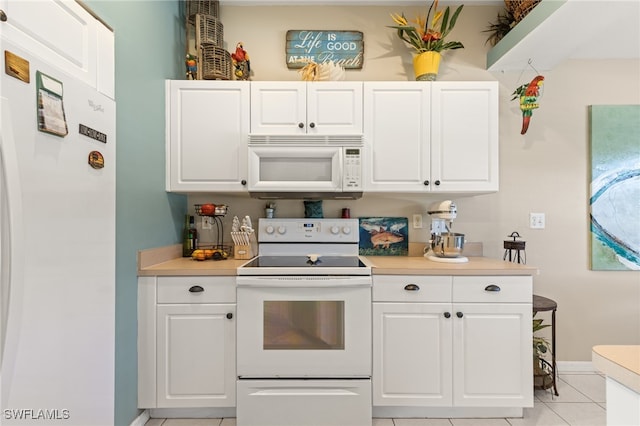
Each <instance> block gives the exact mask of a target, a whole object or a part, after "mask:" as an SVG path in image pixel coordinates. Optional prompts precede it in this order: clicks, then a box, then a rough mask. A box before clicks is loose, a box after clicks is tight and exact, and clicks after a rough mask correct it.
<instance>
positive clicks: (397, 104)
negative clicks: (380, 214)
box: [364, 82, 498, 192]
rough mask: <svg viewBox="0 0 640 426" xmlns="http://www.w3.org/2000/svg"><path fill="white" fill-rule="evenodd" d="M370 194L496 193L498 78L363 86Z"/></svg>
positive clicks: (366, 187) (365, 176)
mask: <svg viewBox="0 0 640 426" xmlns="http://www.w3.org/2000/svg"><path fill="white" fill-rule="evenodd" d="M364 138H365V167H364V182H365V183H364V185H365V188H364V189H365V191H368V192H491V191H497V190H498V84H497V82H434V83H425V82H367V83H364Z"/></svg>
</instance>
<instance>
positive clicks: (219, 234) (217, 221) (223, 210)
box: [194, 204, 233, 253]
mask: <svg viewBox="0 0 640 426" xmlns="http://www.w3.org/2000/svg"><path fill="white" fill-rule="evenodd" d="M202 206H203V205H202V204H194V207H195V212H196V214H197V215H198V216H200V217H209V218H211V220H212V225H215V227H216V241H215V244H214V245H213V247H212V248H214V249H221V250H226V251H228V252H229V253H231V252H232V250H233V248H232V247H231V246H230V245H225V244H224V224H223V223H222V218H223V217H225V216H226V215H227V211H228V207H227V206H226V205H222V206H221V205H216V209H215V213H214V214H213V215H210V214H203V213H202Z"/></svg>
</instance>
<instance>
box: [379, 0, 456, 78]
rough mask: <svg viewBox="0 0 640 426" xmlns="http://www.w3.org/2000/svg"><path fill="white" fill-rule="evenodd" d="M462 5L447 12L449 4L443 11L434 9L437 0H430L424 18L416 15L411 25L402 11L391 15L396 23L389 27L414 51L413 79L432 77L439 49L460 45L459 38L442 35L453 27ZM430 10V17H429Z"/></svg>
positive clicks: (436, 69) (435, 73)
mask: <svg viewBox="0 0 640 426" xmlns="http://www.w3.org/2000/svg"><path fill="white" fill-rule="evenodd" d="M463 6H464V5H460V6H458V8H457V9H456V10H455V12H453V15H451V16H450V10H449V6H447V7H446V9H444V11H443V10H438V0H433V2H432V3H431V5H430V6H429V9H428V11H427V17H426V19H424V21H423V19H422V17H418V18H416V19H415V20H414V23H415V25H414V23H409V22H408V21H407V18H406V17H405V16H404V13H403V14H400V15H398V14H392V15H391V18H392V19H393V21H394V22H395V23H396V25H391V26H389V28H394V29H396V30H397V32H398V37H400V39H401V40H403V41H404V42H405V43H407V44H409V45H410V46H411V47H413V48H414V49H415V51H416V52H417V54H416V56H415V57H414V58H413V68H414V71H415V74H416V80H435V79H436V75H437V74H438V67H439V65H440V52H442V51H443V50H449V49H462V48H464V45H463V44H462V43H460V42H459V41H445V37H446V36H447V35H448V34H449V33H450V32H451V30H453V27H455V25H456V21H457V20H458V15H460V12H462V7H463ZM432 12H433V17H431V13H432ZM449 18H451V19H449ZM425 67H428V68H425Z"/></svg>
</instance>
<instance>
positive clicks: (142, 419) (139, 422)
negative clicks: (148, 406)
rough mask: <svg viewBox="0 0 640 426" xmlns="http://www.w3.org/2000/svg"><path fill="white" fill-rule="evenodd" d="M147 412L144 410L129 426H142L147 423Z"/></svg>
mask: <svg viewBox="0 0 640 426" xmlns="http://www.w3.org/2000/svg"><path fill="white" fill-rule="evenodd" d="M149 418H150V417H149V410H144V411H143V412H142V413H140V415H139V416H138V417H136V418H135V419H134V420H133V421H132V422H131V424H130V425H129V426H144V425H145V424H146V423H147V422H148V421H149Z"/></svg>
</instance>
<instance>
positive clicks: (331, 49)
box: [286, 30, 364, 69]
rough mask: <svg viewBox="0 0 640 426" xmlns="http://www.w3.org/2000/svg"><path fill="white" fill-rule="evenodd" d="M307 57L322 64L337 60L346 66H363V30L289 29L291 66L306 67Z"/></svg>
mask: <svg viewBox="0 0 640 426" xmlns="http://www.w3.org/2000/svg"><path fill="white" fill-rule="evenodd" d="M305 60H307V61H309V60H310V61H313V62H316V63H318V64H322V63H325V62H329V61H333V62H334V63H335V64H336V65H340V66H342V67H344V68H345V69H361V68H362V63H363V62H364V40H363V35H362V32H360V31H325V30H289V31H287V44H286V61H287V68H290V69H295V68H302V67H304V66H305V65H306V64H307V62H305Z"/></svg>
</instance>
